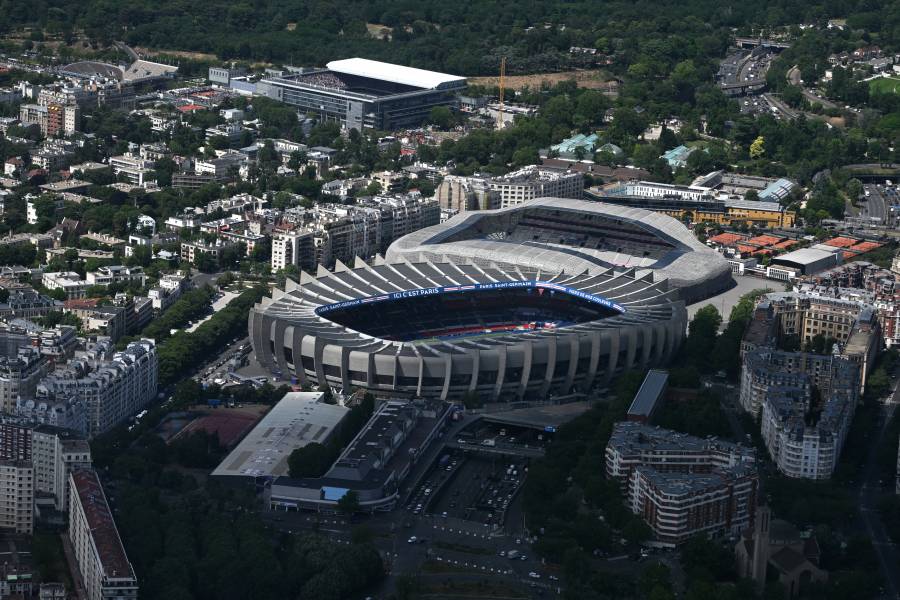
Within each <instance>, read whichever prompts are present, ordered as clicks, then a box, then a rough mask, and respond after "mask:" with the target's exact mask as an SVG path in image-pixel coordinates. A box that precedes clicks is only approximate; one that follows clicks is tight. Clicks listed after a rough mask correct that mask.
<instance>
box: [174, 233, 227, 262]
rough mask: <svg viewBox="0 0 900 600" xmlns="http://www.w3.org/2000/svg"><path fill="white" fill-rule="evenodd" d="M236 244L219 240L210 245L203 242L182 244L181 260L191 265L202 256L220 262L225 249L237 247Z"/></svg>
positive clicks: (196, 241) (195, 241)
mask: <svg viewBox="0 0 900 600" xmlns="http://www.w3.org/2000/svg"><path fill="white" fill-rule="evenodd" d="M235 245H236V243H235V242H230V241H228V242H226V241H224V240H220V239H217V240H216V241H215V243H212V244H208V243H206V242H204V241H203V240H194V241H192V242H181V260H186V261H188V262H189V263H191V264H196V261H197V259H198V258H199V257H200V256H204V255H205V256H209V257H211V258H212V259H213V260H214V261H216V262H218V261H219V259H221V258H222V252H223V251H224V250H225V248H231V247H233V246H235Z"/></svg>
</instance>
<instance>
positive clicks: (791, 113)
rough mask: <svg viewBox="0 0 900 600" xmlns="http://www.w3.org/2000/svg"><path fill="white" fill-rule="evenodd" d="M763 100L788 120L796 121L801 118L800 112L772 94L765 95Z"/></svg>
mask: <svg viewBox="0 0 900 600" xmlns="http://www.w3.org/2000/svg"><path fill="white" fill-rule="evenodd" d="M763 98H765V100H766V102H768V103H769V105H770V106H774V107H775V108H776V109H778V110H779V111H780V112H781V113H782V114H784V116H785V117H786V118H788V119H796V118H797V117H799V116H800V111H798V110H794V109H793V108H791V107H790V106H788V105H787V104H785V103H784V102H782V101H781V100H780V99H778V98H776V97H775V96H773V95H772V94H763Z"/></svg>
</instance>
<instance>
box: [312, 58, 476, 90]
mask: <svg viewBox="0 0 900 600" xmlns="http://www.w3.org/2000/svg"><path fill="white" fill-rule="evenodd" d="M325 66H326V67H327V68H328V70H329V71H334V72H335V73H343V74H345V75H355V76H357V77H369V78H372V79H380V80H382V81H389V82H391V83H399V84H401V85H409V86H412V87H418V88H423V89H438V88H444V87H455V86H463V85H465V82H466V78H465V77H459V76H457V75H448V74H447V73H438V72H435V71H426V70H425V69H416V68H413V67H404V66H402V65H394V64H391V63H386V62H381V61H377V60H369V59H367V58H346V59H343V60H333V61H331V62H329V63H328V64H327V65H325Z"/></svg>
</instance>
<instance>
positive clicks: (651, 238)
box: [249, 198, 731, 401]
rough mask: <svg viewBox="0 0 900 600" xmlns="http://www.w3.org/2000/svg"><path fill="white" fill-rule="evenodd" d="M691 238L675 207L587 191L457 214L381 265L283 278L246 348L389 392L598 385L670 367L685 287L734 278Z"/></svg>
mask: <svg viewBox="0 0 900 600" xmlns="http://www.w3.org/2000/svg"><path fill="white" fill-rule="evenodd" d="M691 239H692V238H691V236H690V234H689V233H688V232H687V231H686V230H685V228H684V226H683V225H681V223H679V222H678V221H676V220H674V219H672V218H670V217H666V216H664V215H658V214H655V213H650V212H648V211H643V210H639V209H623V208H622V207H618V206H610V205H606V204H600V203H596V202H583V201H578V200H564V199H547V198H543V199H539V200H535V201H531V202H528V203H525V204H523V205H519V206H516V207H512V208H509V209H501V210H498V211H481V212H477V213H474V214H470V215H461V216H457V217H455V218H454V219H451V220H450V221H448V222H447V223H444V224H442V225H440V226H437V227H432V228H428V229H425V230H422V231H420V232H416V233H413V234H410V235H409V236H406V237H403V238H401V239H400V240H398V241H397V242H395V243H394V245H392V246H391V247H390V248H389V249H388V252H387V258H386V259H383V258H381V257H378V258H377V259H376V260H375V261H374V264H366V263H365V262H363V261H362V260H359V259H357V261H356V264H355V265H354V266H353V267H352V268H350V267H348V266H346V265H344V264H342V263H340V262H339V263H338V264H337V266H336V268H335V270H334V272H329V271H327V270H325V269H324V268H321V267H320V269H319V271H318V273H317V275H315V276H313V275H310V274H306V273H304V274H303V275H302V276H301V279H300V282H299V283H296V282H293V281H291V280H288V282H287V285H286V287H285V289H284V290H276V291H275V293H274V294H273V296H272V297H271V298H264V299H263V301H262V302H261V303H259V304H257V305H256V306H255V307H254V308H253V309H252V310H251V311H250V317H249V328H250V336H251V343H252V344H253V348H254V350H255V354H256V356H257V359H258V360H259V361H260V363H261V364H262V365H264V366H265V367H267V368H269V369H270V370H271V371H273V372H274V373H276V374H280V375H282V376H284V377H285V378H296V379H297V380H298V382H299V383H309V384H312V385H321V384H326V383H327V384H329V385H332V386H335V387H339V388H343V389H350V388H353V387H359V388H364V389H367V390H369V391H372V392H373V393H376V394H378V395H382V396H391V397H428V398H439V399H442V400H454V399H460V398H462V397H464V396H465V395H467V394H471V393H475V394H478V396H479V397H481V398H482V399H484V400H490V401H504V400H505V401H515V400H521V399H528V398H546V397H547V395H548V394H568V393H571V392H574V391H579V390H588V389H591V388H594V387H598V386H603V385H606V384H607V383H608V382H609V381H610V380H611V379H612V378H613V377H614V376H615V375H616V374H617V373H620V372H622V371H623V370H627V369H631V368H645V367H650V366H656V365H661V364H665V363H666V362H667V361H668V360H669V359H670V358H671V356H672V355H673V353H675V352H677V351H678V349H679V347H680V346H681V342H682V339H683V337H684V332H685V326H686V323H687V313H686V310H685V306H684V301H683V299H682V293H683V292H684V290H686V289H687V290H689V291H690V292H691V293H692V294H699V293H707V292H708V293H712V291H713V290H714V289H715V288H716V287H717V286H719V285H721V286H723V287H724V286H725V285H727V284H728V283H730V282H731V274H730V268H729V267H728V264H727V263H726V262H725V261H724V259H722V258H721V257H719V256H718V255H717V254H716V253H714V252H712V251H711V250H709V249H707V248H705V247H704V246H702V245H700V244H699V243H697V244H696V245H695V244H694V243H692V242H691ZM692 255H697V256H696V258H691V256H692ZM628 257H630V258H628ZM617 262H619V263H626V262H630V263H631V264H617ZM723 265H724V266H723ZM720 267H722V268H723V269H724V271H723V273H725V277H719V275H718V271H719V270H720ZM666 269H668V272H669V273H672V274H678V275H679V276H680V277H682V284H683V285H682V287H681V288H677V287H670V286H669V280H668V279H667V278H666V277H665V276H664V274H663V275H661V274H660V271H663V270H666ZM691 270H693V272H694V275H695V277H694V278H693V281H694V282H695V284H696V285H697V286H699V287H691V285H690V281H691V277H690V273H689V271H691ZM725 279H727V282H726V281H725Z"/></svg>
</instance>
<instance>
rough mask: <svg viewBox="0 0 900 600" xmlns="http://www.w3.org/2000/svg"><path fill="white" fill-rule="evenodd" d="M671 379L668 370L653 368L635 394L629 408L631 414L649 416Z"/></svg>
mask: <svg viewBox="0 0 900 600" xmlns="http://www.w3.org/2000/svg"><path fill="white" fill-rule="evenodd" d="M668 381H669V373H668V372H667V371H659V370H657V369H651V370H650V371H648V372H647V376H646V377H645V378H644V383H642V384H641V387H640V389H639V390H638V393H637V394H635V396H634V400H633V401H632V403H631V408H629V409H628V415H629V416H643V417H649V416H650V413H652V412H653V409H654V408H655V407H656V403H657V402H658V401H659V399H660V397H662V395H663V392H664V391H665V389H666V384H667V383H668Z"/></svg>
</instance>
